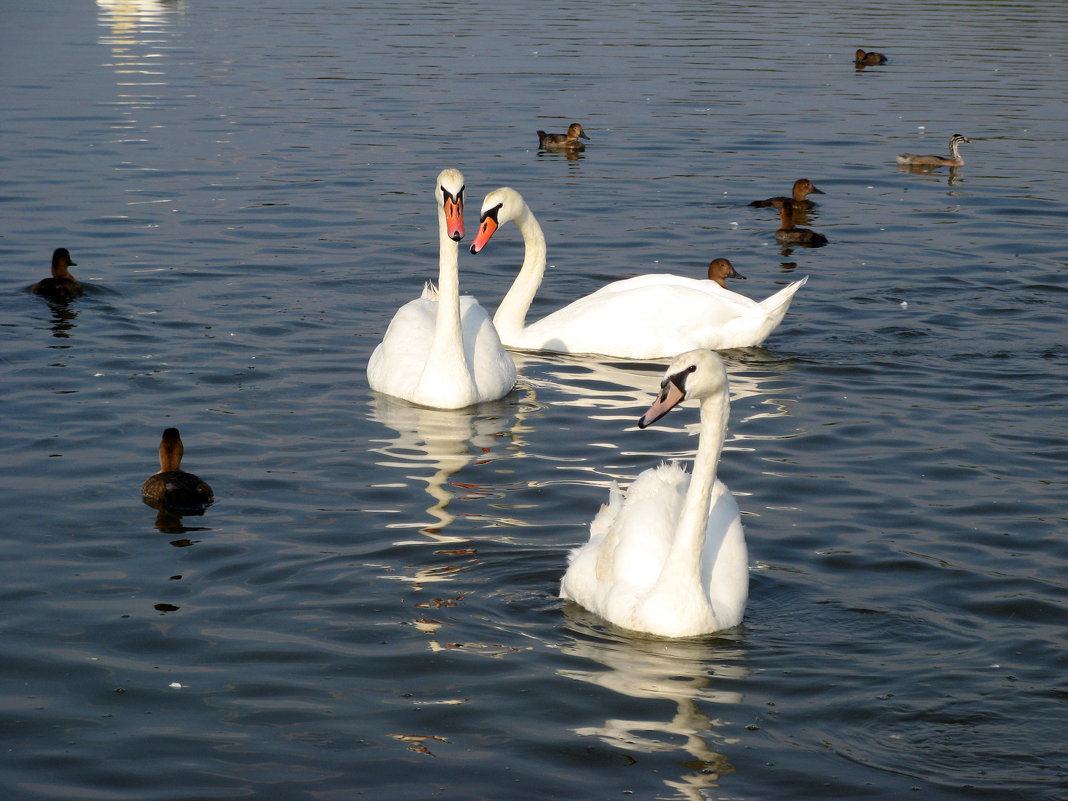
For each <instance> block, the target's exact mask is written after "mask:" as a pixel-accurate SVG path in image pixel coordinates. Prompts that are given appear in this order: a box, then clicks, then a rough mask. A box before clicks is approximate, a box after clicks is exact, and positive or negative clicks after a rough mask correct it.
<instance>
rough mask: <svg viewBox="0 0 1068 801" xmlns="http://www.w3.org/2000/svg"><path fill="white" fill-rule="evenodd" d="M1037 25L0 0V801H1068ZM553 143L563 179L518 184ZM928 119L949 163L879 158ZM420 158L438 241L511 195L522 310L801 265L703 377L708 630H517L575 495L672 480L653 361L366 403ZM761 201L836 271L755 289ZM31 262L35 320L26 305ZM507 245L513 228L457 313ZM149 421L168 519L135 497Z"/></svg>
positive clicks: (558, 557) (1058, 429) (411, 258)
mask: <svg viewBox="0 0 1068 801" xmlns="http://www.w3.org/2000/svg"><path fill="white" fill-rule="evenodd" d="M1035 6H1036V7H1035V8H1029V7H1025V6H1021V5H1019V4H1005V3H995V2H982V3H980V2H972V3H957V2H943V3H940V4H938V5H937V6H932V5H931V4H926V3H909V2H903V1H902V0H891V2H890V3H889V4H882V7H881V8H879V9H875V8H874V7H872V5H871V4H868V3H852V2H831V3H825V4H806V3H797V4H793V5H792V6H786V7H783V4H782V3H778V2H764V1H763V0H760V1H758V2H752V3H747V4H744V5H743V6H741V7H740V6H739V5H738V4H733V3H712V2H708V3H695V2H690V3H666V2H653V3H643V4H628V5H622V6H618V7H612V6H611V5H607V4H604V3H593V2H586V0H577V1H576V2H571V3H568V4H566V6H565V7H564V8H565V10H563V11H544V12H543V13H540V14H539V13H533V12H532V9H533V8H534V7H533V6H531V5H530V4H527V3H518V2H507V0H506V2H504V3H499V4H496V5H495V6H492V7H488V6H478V5H471V4H460V3H456V4H451V3H425V4H422V3H412V4H407V5H403V6H398V5H397V4H394V3H383V2H371V3H359V4H356V3H351V4H346V5H342V4H330V3H320V4H318V6H317V5H316V4H315V3H301V4H291V3H272V2H255V3H253V2H248V1H247V0H236V1H235V2H227V3H220V2H215V1H213V2H197V1H196V0H188V1H186V2H181V1H179V2H167V3H155V2H133V0H115V2H106V3H105V2H102V1H101V2H100V3H98V4H97V5H95V6H94V5H92V4H89V3H76V4H70V3H62V2H56V1H55V0H51V1H49V0H45V1H44V2H35V3H14V2H7V3H4V4H3V6H2V10H0V19H2V23H3V24H2V26H0V31H2V33H0V89H2V97H3V119H4V122H3V124H2V126H0V132H2V133H0V215H2V219H3V224H2V226H0V235H2V236H0V258H2V263H3V264H4V271H3V286H2V288H0V320H2V326H3V331H4V334H3V336H2V337H0V360H2V390H0V398H2V401H3V426H0V464H2V466H3V472H2V475H3V481H2V486H0V505H2V509H3V510H4V526H3V532H4V536H3V538H2V539H0V564H3V581H2V583H0V648H2V651H0V653H2V659H0V688H2V696H0V745H2V753H3V761H2V762H0V788H2V790H3V797H4V798H5V799H73V798H77V799H122V800H125V799H130V800H131V801H132V800H135V799H136V800H137V801H141V800H142V799H225V798H250V797H251V798H264V799H351V798H355V797H366V798H376V799H377V798H381V799H411V798H427V797H438V798H449V799H472V798H479V799H497V798H531V799H535V798H536V799H543V798H561V799H613V798H625V797H633V798H642V799H645V798H665V799H722V800H723V801H726V800H727V799H732V800H734V799H746V800H747V801H763V800H764V799H772V798H781V799H823V798H845V799H854V798H855V799H861V798H872V799H892V798H913V797H915V798H922V799H964V798H969V799H970V798H979V799H1005V798H1026V799H1063V798H1065V797H1068V767H1066V765H1065V753H1066V750H1068V722H1066V721H1068V684H1066V680H1065V676H1066V675H1068V655H1066V646H1068V637H1066V631H1068V625H1066V624H1068V615H1066V612H1065V609H1066V606H1068V580H1066V578H1065V577H1066V576H1068V525H1066V509H1068V488H1066V476H1068V471H1066V467H1065V454H1066V453H1068V424H1066V422H1065V419H1066V417H1065V405H1066V403H1068V326H1066V320H1065V316H1066V315H1065V306H1066V304H1068V245H1066V244H1065V236H1064V231H1065V219H1066V214H1068V201H1066V198H1068V133H1066V132H1068V112H1066V110H1065V104H1064V95H1065V89H1066V87H1068V68H1066V66H1065V65H1066V64H1068V9H1066V7H1065V6H1064V4H1061V3H1042V4H1035ZM538 8H539V9H541V8H543V7H540V6H539V7H538ZM857 47H865V48H867V49H878V50H881V51H884V52H886V53H887V54H888V56H889V57H890V60H891V62H890V64H888V65H887V66H885V67H881V68H868V69H865V70H861V71H858V70H855V69H854V67H853V65H852V57H851V54H852V52H853V51H854V50H855V49H856V48H857ZM573 120H577V121H581V122H582V123H583V124H584V126H585V127H586V129H587V131H588V132H589V134H590V136H591V138H592V142H591V143H590V145H589V147H588V149H587V151H586V153H585V154H584V156H583V157H582V158H578V159H575V160H568V159H567V158H565V157H564V156H562V155H557V154H552V155H550V154H539V153H538V152H537V150H536V147H535V146H536V143H537V140H536V138H535V136H534V131H535V129H537V128H544V129H546V130H563V129H564V127H565V126H566V124H567V123H568V122H571V121H573ZM958 131H959V132H961V133H963V134H965V135H967V136H970V137H972V138H973V139H974V140H975V141H974V143H973V144H971V145H966V146H965V147H964V148H963V150H962V152H963V155H964V156H965V159H966V160H967V164H966V165H965V166H964V167H962V168H960V169H959V170H956V171H954V172H953V173H952V174H950V173H948V172H947V171H946V170H938V171H934V172H929V173H909V172H903V171H899V170H898V168H897V167H896V165H895V164H894V154H895V153H898V152H902V151H906V150H908V151H913V152H944V151H945V148H946V141H947V140H948V138H949V135H950V134H952V133H954V132H958ZM445 166H456V167H459V168H461V169H462V170H463V171H464V172H465V174H466V176H467V186H468V192H469V195H468V197H469V203H468V221H469V225H468V231H469V232H470V231H472V230H473V228H474V226H473V225H472V224H471V221H472V220H473V219H474V218H475V216H476V213H477V210H478V207H479V206H480V205H481V198H482V196H483V195H484V194H485V193H486V192H488V191H490V190H491V189H493V188H496V187H497V186H500V185H502V184H506V183H507V184H510V185H512V186H514V187H516V188H517V189H519V190H520V191H521V192H522V193H523V194H524V195H525V196H526V198H527V200H528V202H529V203H530V205H531V207H532V208H533V209H534V211H535V213H536V214H537V215H538V216H539V218H540V220H541V222H542V224H543V226H544V228H545V230H546V234H547V237H548V239H549V262H550V269H549V271H548V273H547V277H546V281H545V284H544V286H543V288H542V291H541V293H540V294H539V298H538V301H537V302H536V304H535V308H534V310H533V312H532V316H540V315H541V314H544V313H545V312H546V311H549V310H552V309H554V308H557V307H559V306H561V305H563V304H564V303H566V302H568V301H569V300H570V299H572V298H574V297H577V296H579V295H582V294H586V293H588V292H590V291H592V290H594V289H595V288H597V287H598V286H600V285H601V284H603V283H604V282H606V281H608V280H614V279H617V278H621V277H626V276H630V275H635V274H640V273H645V272H650V271H673V272H679V273H683V274H689V275H701V274H702V272H703V269H704V267H705V265H707V263H708V261H709V259H711V258H712V257H713V256H717V255H723V256H727V257H729V258H730V259H731V260H732V261H733V262H734V264H735V266H736V267H737V269H738V270H739V271H740V272H742V273H743V274H744V275H746V276H747V277H748V280H746V281H744V282H742V281H739V282H737V283H736V284H735V286H734V288H735V289H737V290H738V291H741V292H744V293H746V294H749V295H750V296H752V297H756V298H763V297H765V296H767V295H768V294H770V293H771V292H773V291H774V290H775V289H776V288H777V287H778V286H780V285H782V284H784V283H785V282H786V281H788V280H791V279H794V278H797V277H799V276H801V275H808V276H810V278H809V283H808V285H807V286H806V287H804V288H803V289H802V290H801V292H800V293H799V294H798V295H797V297H796V299H795V301H794V304H793V307H792V308H791V310H790V313H789V315H788V316H787V318H786V320H785V322H784V323H783V325H782V326H781V327H780V329H779V330H778V331H777V332H776V333H775V334H774V335H773V336H772V337H771V338H770V339H769V340H768V342H767V343H766V347H764V348H758V349H748V350H742V351H733V352H729V353H727V354H725V355H726V357H727V359H728V366H729V370H730V374H731V380H732V395H733V398H734V401H733V407H732V415H731V423H730V431H729V440H728V445H727V450H726V452H725V454H724V459H723V463H722V471H721V474H722V476H723V478H724V479H725V481H726V482H727V483H728V485H729V486H730V487H731V488H732V490H733V491H734V493H735V494H736V496H737V498H738V502H739V505H740V506H741V508H742V510H743V514H744V519H745V524H746V529H747V534H748V539H749V548H750V559H751V566H752V584H751V594H750V602H749V607H748V611H747V613H746V618H745V622H744V624H743V625H742V626H741V627H739V628H738V629H735V630H731V631H728V632H724V633H722V634H721V635H719V636H712V637H706V638H700V639H696V640H688V641H681V642H671V641H663V640H657V639H650V638H641V637H634V636H630V635H628V634H626V633H625V632H622V631H619V630H616V629H613V628H611V627H609V626H607V625H606V624H604V623H602V622H601V621H599V620H598V619H596V618H594V617H591V616H589V615H587V614H586V613H584V612H583V611H582V610H580V609H576V608H573V607H568V606H565V605H563V604H562V603H561V602H560V601H559V600H557V598H556V592H557V586H558V582H559V579H560V577H561V575H562V573H563V569H564V565H565V559H566V554H567V551H568V549H569V548H571V547H573V546H574V545H576V544H577V543H579V542H581V541H582V540H584V538H585V536H586V525H587V523H588V521H589V520H590V519H591V518H592V517H593V515H594V514H595V513H596V511H597V509H598V507H599V506H600V504H601V503H602V502H604V500H605V499H606V498H607V487H608V484H609V483H610V481H611V480H612V479H613V478H616V479H619V480H621V482H623V483H624V484H626V483H627V482H629V481H630V480H632V479H633V477H634V476H636V475H637V474H638V473H639V472H640V471H641V470H643V469H645V468H647V467H650V466H652V465H654V464H655V463H657V461H659V460H660V459H661V458H665V457H672V456H675V457H683V458H686V457H687V456H689V455H690V454H692V452H693V449H694V447H695V440H694V439H693V438H692V437H690V436H687V432H689V433H691V434H692V433H693V431H694V429H695V425H696V421H697V415H696V412H695V411H694V410H693V409H692V408H691V409H683V410H682V411H679V412H675V413H673V414H672V415H671V416H669V417H668V418H666V419H665V420H664V421H663V422H662V424H659V425H657V426H655V427H654V428H652V429H649V430H647V431H639V430H638V429H637V427H636V425H635V422H636V418H637V416H638V415H639V414H640V413H641V411H643V410H644V408H645V407H646V406H647V405H648V403H649V402H650V400H651V398H652V393H653V388H654V387H655V386H656V384H657V382H658V380H659V376H660V374H661V372H662V370H663V364H627V363H619V362H607V363H598V362H595V361H587V360H581V359H567V358H537V357H524V358H521V359H519V363H520V371H521V379H520V383H519V386H518V388H517V390H516V391H515V392H514V393H513V394H512V395H511V396H509V397H508V398H506V399H505V400H503V401H501V402H498V403H495V404H491V405H487V406H483V407H479V408H477V409H476V410H473V411H468V412H441V411H430V410H423V409H417V408H413V407H411V406H408V405H405V404H402V403H398V402H394V401H391V400H389V399H388V398H384V397H376V396H374V395H373V394H372V393H371V392H370V391H369V390H368V388H367V383H366V378H365V374H364V368H365V365H366V361H367V357H368V355H369V354H370V351H371V349H372V348H373V346H374V345H375V344H376V342H377V341H378V339H379V338H380V336H381V334H382V332H383V330H384V329H385V326H386V324H387V323H388V321H389V319H390V317H391V316H392V314H393V311H394V310H395V309H396V308H397V307H398V306H400V305H401V304H402V303H404V302H406V301H407V300H409V299H410V298H412V297H414V296H415V295H416V294H417V293H418V292H419V290H420V288H421V286H422V283H423V281H425V280H426V279H428V278H432V277H434V275H435V271H436V259H437V256H436V227H435V226H436V218H435V213H434V208H433V201H432V196H431V190H432V187H433V180H434V176H435V175H436V174H437V172H438V171H439V170H440V169H441V168H442V167H445ZM798 177H809V178H811V179H812V180H813V181H814V182H815V183H816V185H817V186H819V187H820V188H821V189H823V190H824V191H825V192H826V195H825V196H823V197H822V198H820V201H821V205H820V206H819V208H818V209H817V210H815V211H814V212H813V213H812V214H810V216H809V225H810V227H813V228H815V229H817V230H820V231H822V232H824V233H825V234H826V235H827V236H828V238H829V239H830V244H829V245H828V246H827V247H824V248H820V249H816V250H806V249H801V250H795V251H793V252H788V253H783V252H782V251H781V250H780V249H779V248H778V247H777V246H776V244H775V242H774V239H773V236H772V233H773V231H774V229H775V227H776V221H775V216H774V214H773V213H772V212H770V211H769V210H765V209H751V208H749V207H747V205H746V203H747V202H748V201H749V200H752V199H755V198H760V197H766V196H768V195H771V194H779V193H782V192H784V191H785V190H787V189H788V187H789V186H790V184H791V183H792V182H793V180H794V179H795V178H798ZM470 238H471V237H470V236H469V239H470ZM58 246H65V247H68V248H70V250H71V252H72V254H73V256H74V259H75V261H77V263H78V267H77V268H75V274H76V275H78V276H79V277H80V278H81V279H82V280H83V281H86V282H87V283H88V289H87V292H86V294H85V296H84V297H82V298H79V299H77V300H76V301H74V302H72V303H70V304H68V305H65V306H62V305H50V304H49V303H48V302H47V301H45V300H43V299H41V298H36V297H33V296H30V295H29V294H27V293H26V292H25V287H26V286H28V285H29V284H30V283H32V282H33V281H35V280H37V279H38V278H40V277H42V276H43V275H44V274H46V272H47V267H48V257H49V254H50V253H51V251H52V249H53V248H55V247H58ZM521 259H522V245H521V242H520V240H519V236H518V232H517V231H516V229H515V228H514V227H511V226H509V227H507V228H505V229H502V231H501V232H500V233H499V234H498V235H497V236H496V237H495V241H494V243H493V245H492V246H491V247H490V248H489V249H488V250H487V251H486V252H485V253H484V254H482V255H480V256H478V257H471V256H470V255H468V254H466V253H465V254H464V255H463V258H462V259H461V275H462V283H463V287H464V289H465V291H468V292H471V293H472V294H475V295H477V296H478V297H479V298H480V299H481V300H482V301H483V303H484V304H485V305H486V306H488V307H489V308H494V307H495V306H496V304H497V302H498V300H499V299H500V297H501V295H502V294H503V291H504V288H505V287H506V286H507V284H508V282H510V281H511V278H512V276H513V275H514V273H515V270H516V268H517V266H518V264H519V262H520V261H521ZM169 425H176V426H179V427H180V428H181V430H182V434H183V437H184V439H185V444H186V460H185V466H186V467H187V468H188V469H189V470H192V471H195V472H196V473H198V474H200V475H201V476H203V477H204V478H205V479H207V480H208V481H210V482H211V484H212V485H213V486H214V488H215V492H216V495H217V497H218V502H217V503H216V504H215V506H213V507H212V508H210V509H209V510H208V512H207V513H206V514H205V515H203V516H186V517H183V518H176V517H169V518H168V517H165V516H157V513H156V511H155V510H153V509H151V508H149V507H147V506H144V505H143V504H142V503H141V501H140V494H139V486H140V483H141V481H143V480H144V478H145V477H147V476H148V475H149V474H150V473H152V472H154V470H155V469H156V447H157V445H158V442H159V435H160V432H161V431H162V429H163V428H164V427H166V426H169Z"/></svg>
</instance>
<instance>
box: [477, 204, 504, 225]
mask: <svg viewBox="0 0 1068 801" xmlns="http://www.w3.org/2000/svg"><path fill="white" fill-rule="evenodd" d="M502 206H504V204H503V203H498V204H497V205H496V206H494V207H493V208H492V209H486V210H485V211H484V212H482V216H481V217H479V221H480V222H481V221H482V220H485V219H486V218H487V217H489V218H490V219H491V220H493V221H494V222H497V215H498V214H499V213H500V211H501V207H502Z"/></svg>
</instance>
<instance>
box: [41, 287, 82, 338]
mask: <svg viewBox="0 0 1068 801" xmlns="http://www.w3.org/2000/svg"><path fill="white" fill-rule="evenodd" d="M48 309H49V311H51V312H52V324H51V327H52V336H53V337H55V338H56V339H70V335H71V332H72V331H74V329H75V328H76V327H77V324H76V322H75V321H76V320H77V319H78V310H77V309H76V308H75V306H74V304H73V303H68V302H67V300H66V299H65V298H49V299H48ZM54 347H57V348H59V347H64V348H65V347H69V346H68V345H58V344H57V345H55V346H54Z"/></svg>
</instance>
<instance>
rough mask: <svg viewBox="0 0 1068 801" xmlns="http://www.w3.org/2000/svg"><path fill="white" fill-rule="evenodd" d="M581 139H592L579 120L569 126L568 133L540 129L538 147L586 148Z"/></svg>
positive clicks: (544, 148) (557, 148) (551, 148)
mask: <svg viewBox="0 0 1068 801" xmlns="http://www.w3.org/2000/svg"><path fill="white" fill-rule="evenodd" d="M579 139H585V140H586V141H587V142H588V141H590V137H588V136H586V132H585V131H584V130H582V126H581V125H579V124H578V123H577V122H573V123H571V125H570V126H568V129H567V133H566V134H550V133H545V131H538V147H540V148H541V149H542V150H557V151H560V150H585V149H586V146H585V145H584V144H582V142H580V141H579Z"/></svg>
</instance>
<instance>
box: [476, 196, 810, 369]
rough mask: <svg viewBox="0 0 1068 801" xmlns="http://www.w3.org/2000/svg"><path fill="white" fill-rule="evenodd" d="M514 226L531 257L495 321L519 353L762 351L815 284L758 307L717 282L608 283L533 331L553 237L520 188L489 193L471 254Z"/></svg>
mask: <svg viewBox="0 0 1068 801" xmlns="http://www.w3.org/2000/svg"><path fill="white" fill-rule="evenodd" d="M509 221H514V222H515V224H516V225H517V226H518V227H519V230H520V233H521V234H522V235H523V242H524V245H525V255H524V257H523V266H522V267H521V268H520V270H519V274H518V275H517V276H516V278H515V281H514V282H513V283H512V286H511V288H510V289H509V290H508V293H507V294H506V295H505V296H504V300H502V301H501V305H500V306H499V307H498V308H497V313H496V314H495V315H494V316H493V323H494V325H495V326H496V328H497V333H498V334H499V335H500V338H501V342H503V343H504V345H505V346H506V347H509V348H515V349H517V350H529V351H549V352H553V353H575V354H589V355H599V356H614V357H620V358H625V359H662V358H669V357H671V356H674V355H675V354H677V353H680V352H682V351H685V350H689V349H692V348H713V349H717V348H745V347H749V346H752V345H760V344H761V343H762V342H764V340H765V339H767V338H768V335H769V334H771V332H772V331H774V330H775V328H776V327H777V326H778V325H779V323H781V322H782V319H783V316H784V315H785V314H786V310H787V309H788V308H789V307H790V301H791V299H792V298H793V296H794V293H795V292H797V290H798V289H800V288H801V287H802V286H803V285H804V284H805V282H806V281H807V280H808V277H807V276H806V277H805V278H802V279H801V280H800V281H794V282H793V283H791V284H789V285H788V286H786V287H783V288H782V289H780V290H779V291H778V292H776V293H775V294H774V295H772V296H771V297H769V298H766V299H765V300H763V301H761V302H760V303H757V302H756V301H754V300H751V299H749V298H747V297H746V296H745V295H740V294H738V293H737V292H732V291H731V290H729V289H724V288H723V287H721V286H719V285H718V284H716V283H715V282H714V281H705V280H697V279H693V278H683V277H681V276H677V275H669V274H649V275H639V276H637V277H635V278H628V279H625V280H622V281H614V282H612V283H610V284H607V285H606V286H603V287H601V288H600V289H598V290H597V291H596V292H594V293H592V294H590V295H586V296H585V297H582V298H579V299H578V300H576V301H574V302H573V303H571V304H569V305H567V306H565V307H564V308H562V309H558V310H557V311H555V312H553V313H552V314H550V315H548V316H547V317H543V318H542V319H541V320H538V321H537V322H534V323H531V324H530V325H527V324H526V317H527V312H528V310H529V309H530V304H531V302H532V301H533V300H534V295H535V293H536V292H537V291H538V287H539V286H541V281H542V277H543V276H544V275H545V236H544V234H543V233H542V230H541V226H540V225H539V224H538V221H537V219H535V217H534V215H533V213H532V212H531V211H530V209H529V208H528V207H527V204H526V202H525V201H524V200H523V198H522V196H521V195H520V194H519V193H518V192H516V191H515V190H514V189H511V188H509V187H503V188H501V189H495V190H493V191H492V192H490V193H489V194H488V195H486V198H485V200H484V201H483V203H482V215H481V219H480V221H479V229H478V236H477V237H476V238H475V241H474V243H473V244H472V245H471V252H472V253H478V252H479V251H481V250H482V249H483V248H484V247H485V246H486V243H487V242H489V240H490V237H492V236H493V234H494V232H495V231H496V230H497V229H498V228H499V227H500V226H502V225H504V224H505V223H506V222H509Z"/></svg>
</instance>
